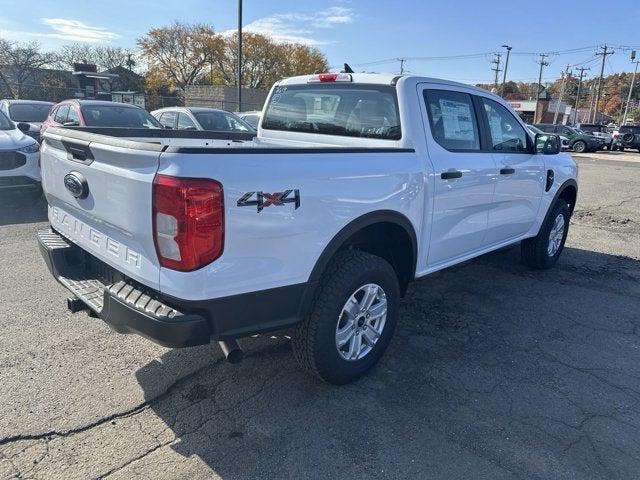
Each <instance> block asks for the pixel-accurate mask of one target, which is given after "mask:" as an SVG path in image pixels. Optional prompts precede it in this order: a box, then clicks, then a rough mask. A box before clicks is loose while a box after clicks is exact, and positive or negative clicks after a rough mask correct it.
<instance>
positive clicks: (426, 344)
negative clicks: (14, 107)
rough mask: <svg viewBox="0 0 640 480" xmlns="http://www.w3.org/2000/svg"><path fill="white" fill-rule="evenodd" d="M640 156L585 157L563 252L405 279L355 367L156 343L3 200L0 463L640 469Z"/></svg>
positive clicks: (257, 349) (448, 472)
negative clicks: (53, 255) (343, 380)
mask: <svg viewBox="0 0 640 480" xmlns="http://www.w3.org/2000/svg"><path fill="white" fill-rule="evenodd" d="M638 159H640V155H637V154H631V153H626V154H624V156H620V155H618V156H613V155H612V156H611V157H607V156H606V154H598V156H597V157H588V156H581V157H580V158H579V160H578V161H579V163H580V167H581V171H580V181H581V184H580V192H579V201H578V205H577V208H576V212H575V215H574V218H573V220H572V225H571V229H570V234H569V239H568V242H567V247H566V249H565V251H564V253H563V256H562V257H561V260H560V262H559V264H558V266H557V267H556V268H555V269H553V270H550V271H545V272H535V271H531V270H528V269H526V268H525V267H524V266H522V265H521V264H520V263H519V250H518V248H511V249H507V250H502V251H499V252H495V253H493V254H490V255H488V256H485V257H482V258H479V259H476V260H474V261H471V262H467V263H465V264H464V265H460V266H457V267H454V268H453V269H449V270H446V271H443V272H440V273H438V274H435V275H433V276H430V277H428V278H427V279H424V280H422V281H419V282H416V283H414V284H413V285H412V286H411V287H410V290H409V292H408V294H407V296H406V298H405V299H404V300H403V301H402V305H401V315H400V322H399V324H398V328H397V330H396V335H395V338H394V340H393V341H392V343H391V346H390V347H389V350H388V351H387V353H386V355H385V356H384V357H383V359H382V361H381V363H380V365H379V366H378V367H377V368H376V369H375V370H374V371H373V372H372V373H371V374H370V375H369V376H367V377H365V378H364V379H362V380H361V381H359V382H357V383H355V384H353V385H349V386H346V387H333V386H329V385H324V384H321V383H319V382H318V381H317V380H316V379H314V378H312V377H310V376H308V375H306V374H305V373H303V372H301V371H299V370H298V369H297V367H296V366H295V364H294V361H293V358H292V355H291V351H290V346H289V343H288V340H287V338H286V334H287V332H279V333H278V334H277V335H273V336H265V337H260V338H251V339H246V340H243V341H242V342H241V343H242V345H243V347H244V348H245V349H246V358H245V360H244V361H243V362H242V363H241V364H240V365H237V366H235V365H229V364H226V363H225V362H224V361H223V360H222V355H221V353H220V352H219V351H218V347H217V346H208V347H197V348H192V349H185V350H169V349H165V348H162V347H160V346H157V345H154V344H152V343H151V342H149V341H147V340H145V339H143V338H140V337H136V336H122V335H119V334H117V333H114V332H112V331H110V330H109V328H108V327H107V326H106V325H104V324H103V323H102V322H101V321H100V320H96V319H92V318H89V317H87V316H86V315H85V314H77V315H71V314H69V313H68V312H67V311H66V307H65V302H64V299H65V298H66V292H65V290H64V288H63V287H61V286H60V285H58V284H57V283H56V282H55V281H54V280H53V278H51V277H50V275H49V273H48V271H47V270H46V267H45V265H44V263H43V262H42V260H41V259H40V255H39V253H38V251H37V247H36V243H35V237H34V234H35V231H36V230H37V229H38V228H41V227H42V226H44V225H45V224H44V223H43V222H44V221H45V217H44V210H43V205H42V204H41V203H39V204H36V205H35V206H33V207H29V208H24V207H21V206H20V205H21V203H23V202H24V199H23V198H21V197H17V196H11V197H6V198H5V197H2V200H1V201H0V258H1V259H2V262H1V263H0V319H1V320H2V326H3V332H2V335H1V336H0V376H1V378H2V389H0V479H5V478H25V479H26V478H33V479H40V478H55V479H57V478H61V479H85V478H109V479H131V478H155V479H173V478H191V479H204V478H221V479H249V478H398V479H404V478H446V479H455V478H461V479H463V478H464V479H467V478H486V479H502V478H505V479H507V478H509V479H511V478H527V479H532V478H533V479H535V478H553V479H574V478H575V479H612V478H621V479H623V478H624V479H628V478H638V477H640V434H639V433H638V431H639V427H640V405H639V402H640V337H639V336H638V334H639V333H640V331H639V330H638V329H639V326H640V308H639V306H640V162H638Z"/></svg>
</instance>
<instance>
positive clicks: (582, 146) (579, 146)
mask: <svg viewBox="0 0 640 480" xmlns="http://www.w3.org/2000/svg"><path fill="white" fill-rule="evenodd" d="M586 149H587V144H586V143H585V142H583V141H582V140H578V141H577V142H576V143H574V144H573V151H574V152H576V153H584V152H585V150H586Z"/></svg>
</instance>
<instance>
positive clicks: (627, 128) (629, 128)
mask: <svg viewBox="0 0 640 480" xmlns="http://www.w3.org/2000/svg"><path fill="white" fill-rule="evenodd" d="M620 133H633V134H634V135H640V126H633V125H623V126H622V127H620Z"/></svg>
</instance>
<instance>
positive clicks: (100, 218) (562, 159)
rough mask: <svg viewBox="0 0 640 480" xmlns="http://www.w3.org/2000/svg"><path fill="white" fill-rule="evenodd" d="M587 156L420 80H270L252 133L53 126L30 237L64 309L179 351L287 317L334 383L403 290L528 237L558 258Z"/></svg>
mask: <svg viewBox="0 0 640 480" xmlns="http://www.w3.org/2000/svg"><path fill="white" fill-rule="evenodd" d="M576 180H577V167H576V164H575V163H574V161H573V160H572V159H571V157H570V156H568V155H566V154H563V153H560V145H559V141H558V138H557V137H556V136H554V135H548V134H538V135H535V136H534V135H533V134H531V133H530V132H529V131H528V130H527V128H526V126H525V124H524V123H523V122H522V121H521V120H520V119H519V118H518V117H517V116H516V115H515V114H514V113H513V111H512V110H511V109H510V108H509V106H508V105H507V104H506V103H505V102H504V101H503V100H502V99H500V98H499V97H497V96H495V95H493V94H491V93H489V92H487V91H484V90H481V89H478V88H474V87H470V86H467V85H463V84H458V83H454V82H449V81H443V80H436V79H431V78H423V77H417V76H411V75H405V76H392V75H373V74H345V73H340V74H335V73H329V74H320V75H310V76H302V77H295V78H289V79H285V80H282V81H280V82H278V83H277V84H276V85H275V86H274V87H273V89H272V91H271V93H270V96H269V99H268V101H267V103H266V105H265V108H264V111H263V115H262V120H261V124H260V126H259V129H258V134H257V137H255V138H253V136H252V135H246V134H218V133H212V132H189V131H184V132H177V131H172V130H156V131H152V130H144V131H138V130H135V131H132V130H122V129H107V130H100V129H91V128H77V127H76V128H50V129H48V130H47V132H46V134H45V135H44V144H43V146H42V183H43V189H44V192H45V194H46V197H47V200H48V203H49V221H50V223H51V228H50V229H48V230H45V231H42V232H40V233H39V234H38V237H39V243H40V248H41V251H42V254H43V257H44V259H45V261H46V262H47V265H48V267H49V269H50V270H51V273H52V274H53V275H54V276H55V277H56V278H57V280H58V281H60V282H61V283H62V284H64V285H65V286H66V287H67V288H68V289H69V290H70V291H71V293H72V295H71V297H70V298H69V299H68V305H69V308H70V309H71V310H72V311H80V310H84V311H87V313H88V314H89V315H91V316H95V317H100V318H102V319H103V320H105V321H106V322H107V323H108V324H110V325H111V326H112V327H113V328H114V329H115V330H116V331H119V332H123V333H129V332H134V333H138V334H141V335H143V336H146V337H148V338H150V339H152V340H154V341H156V342H158V343H160V344H162V345H165V346H169V347H187V346H192V345H199V344H205V343H209V342H210V341H212V340H215V341H219V342H220V344H221V346H222V348H223V351H224V352H225V354H226V355H227V356H228V358H229V360H230V361H236V360H239V359H240V358H241V356H242V351H241V350H240V349H239V347H238V344H237V341H236V339H238V338H241V337H245V336H249V335H254V334H259V333H264V332H269V331H273V330H277V329H282V328H285V327H292V326H295V333H294V336H293V341H292V343H293V351H294V354H295V357H296V359H297V360H298V361H299V362H300V364H301V365H302V366H303V367H304V368H306V369H308V370H309V371H310V372H312V373H314V374H315V375H317V376H318V377H320V378H321V379H323V380H325V381H327V382H331V383H336V384H342V383H347V382H350V381H352V380H354V379H356V378H358V377H359V376H361V375H363V374H364V373H365V372H367V371H368V370H369V369H370V368H371V367H372V366H373V365H374V364H375V363H376V362H377V361H378V359H379V358H380V357H381V355H382V354H383V352H384V351H385V349H386V348H387V345H388V344H389V341H390V339H391V337H392V334H393V330H394V327H395V325H396V322H397V319H398V309H399V302H400V298H401V297H402V295H403V294H404V292H405V291H406V289H407V285H408V284H409V282H411V281H413V280H415V279H417V278H421V277H424V276H425V275H428V274H430V273H432V272H435V271H437V270H440V269H443V268H446V267H448V266H451V265H455V264H458V263H460V262H463V261H465V260H468V259H470V258H473V257H476V256H478V255H482V254H484V253H487V252H490V251H492V250H496V249H498V248H501V247H504V246H507V245H510V244H513V243H517V242H521V249H522V259H523V260H524V262H525V263H526V264H527V265H529V266H531V267H534V268H549V267H551V266H552V265H554V264H555V262H556V261H557V259H558V257H559V255H560V253H561V252H562V249H563V246H564V242H565V238H566V236H567V231H568V228H569V220H570V217H571V214H572V212H573V208H574V206H575V202H576V195H577V181H576Z"/></svg>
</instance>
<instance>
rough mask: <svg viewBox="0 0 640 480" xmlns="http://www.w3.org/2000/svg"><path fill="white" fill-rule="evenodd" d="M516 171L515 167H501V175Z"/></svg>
mask: <svg viewBox="0 0 640 480" xmlns="http://www.w3.org/2000/svg"><path fill="white" fill-rule="evenodd" d="M514 173H516V170H515V168H501V169H500V175H512V174H514Z"/></svg>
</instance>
